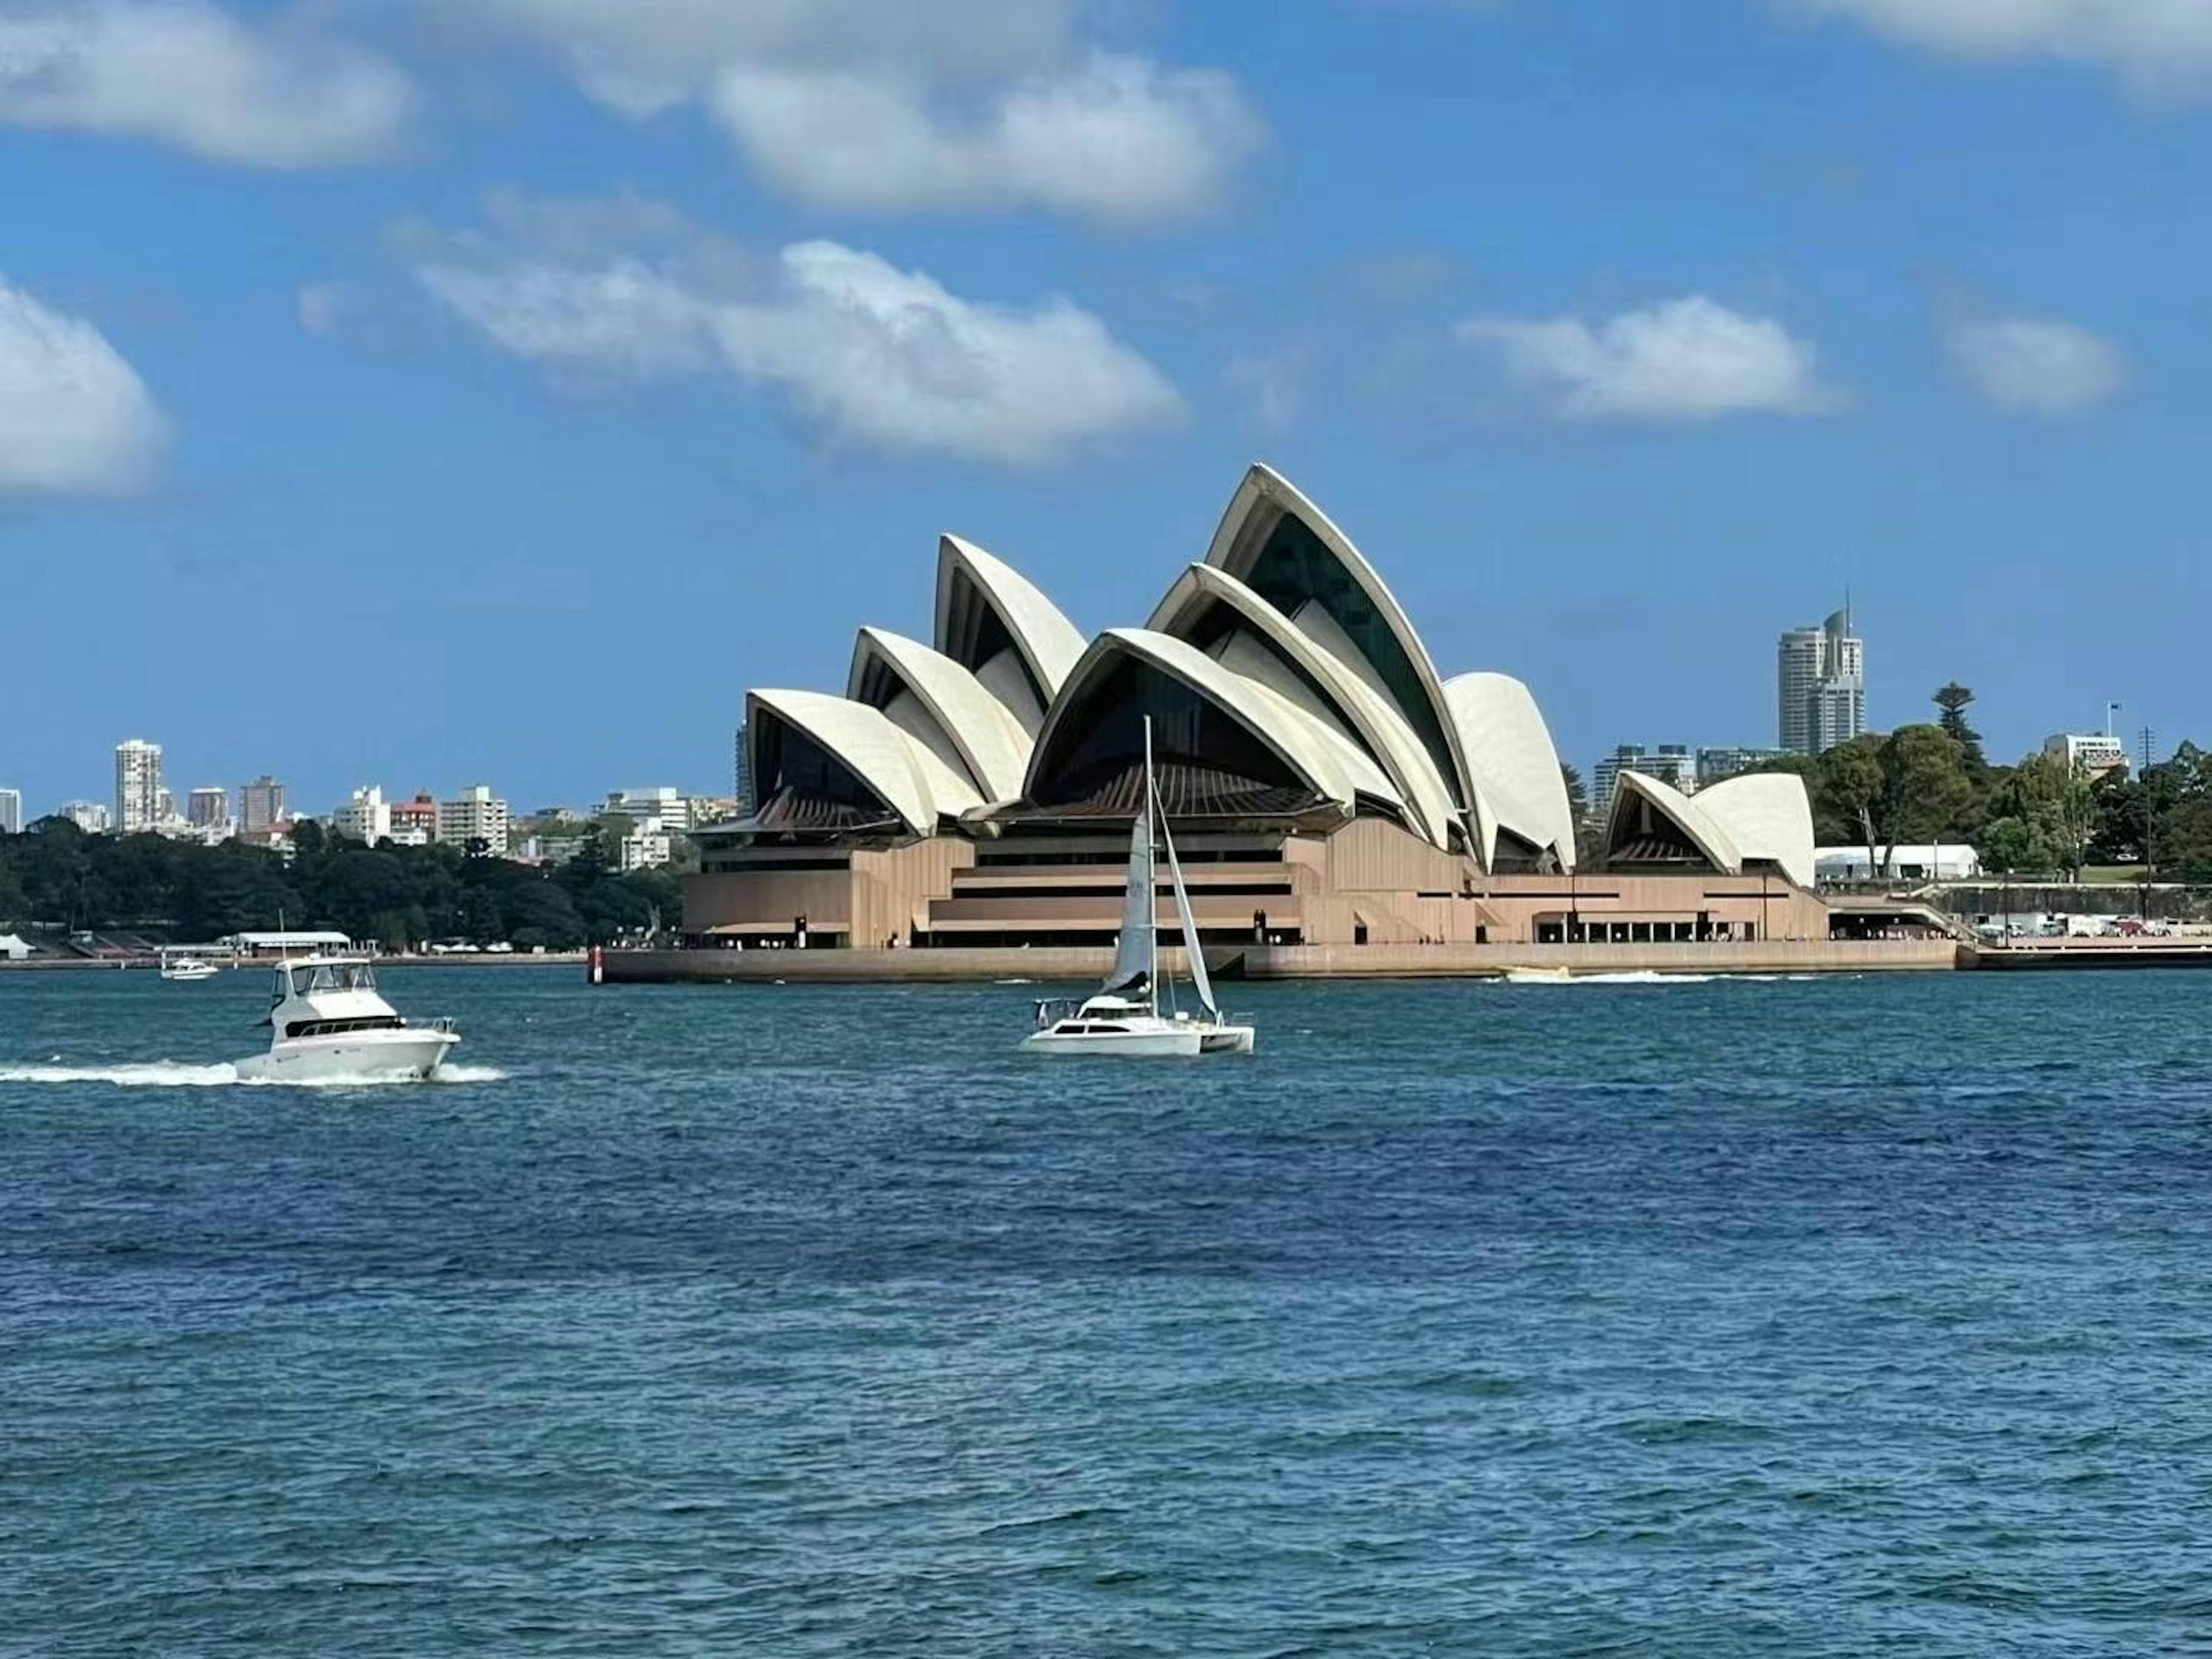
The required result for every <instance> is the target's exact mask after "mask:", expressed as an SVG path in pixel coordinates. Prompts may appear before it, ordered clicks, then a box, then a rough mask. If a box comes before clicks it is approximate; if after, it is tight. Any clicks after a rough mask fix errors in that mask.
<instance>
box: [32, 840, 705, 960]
mask: <svg viewBox="0 0 2212 1659" xmlns="http://www.w3.org/2000/svg"><path fill="white" fill-rule="evenodd" d="M292 840H293V848H294V855H293V858H292V860H291V862H290V863H289V864H287V863H286V862H285V861H284V860H282V859H281V858H279V857H277V856H276V854H273V853H270V852H268V851H266V850H264V849H263V848H256V847H248V846H242V845H240V844H239V843H237V842H223V843H221V844H219V845H216V846H214V847H207V846H203V845H201V844H199V843H198V842H184V841H168V840H165V839H164V838H162V837H161V836H88V835H86V834H85V833H84V832H83V831H82V830H81V829H78V828H77V827H76V825H75V824H73V823H70V822H68V821H67V820H66V819H62V818H43V819H41V820H40V821H39V822H38V823H33V824H32V825H30V826H29V827H28V828H27V829H26V830H25V831H24V832H23V833H22V834H21V835H17V836H5V835H0V925H5V926H8V927H24V926H34V925H43V926H58V927H67V928H70V929H71V930H77V929H86V928H90V929H102V928H121V929H131V930H134V931H141V932H145V933H155V934H159V935H161V936H163V937H165V938H167V939H177V940H195V941H199V940H209V939H219V938H221V937H222V936H223V935H224V934H226V933H239V932H243V931H250V930H268V929H274V928H276V927H278V926H279V925H280V920H281V923H282V925H283V926H286V927H293V928H325V927H328V928H336V929H337V930H339V931H340V932H343V933H347V934H349V935H351V936H352V937H353V938H355V939H380V940H381V941H383V942H384V943H385V944H386V945H392V946H396V947H400V948H410V947H413V946H416V945H422V944H424V943H426V942H428V941H430V940H433V939H467V940H469V941H471V943H473V944H477V945H492V944H498V943H501V942H506V943H508V944H512V945H514V946H515V947H516V948H518V949H520V950H530V949H532V948H534V947H537V946H544V948H546V949H548V950H568V949H574V948H575V947H576V946H579V945H586V944H590V943H605V941H607V940H610V939H614V938H616V937H617V936H618V935H620V934H623V933H628V932H635V931H637V930H641V929H647V928H658V927H673V926H675V925H676V922H677V921H678V880H677V878H676V876H675V875H674V874H673V873H671V872H669V871H665V870H638V871H633V872H629V874H627V875H625V874H623V873H621V872H619V871H617V869H616V868H615V867H614V857H613V852H612V848H611V847H610V845H609V842H608V838H607V836H606V835H605V833H604V832H599V833H594V834H592V835H589V836H586V838H585V841H584V844H583V847H582V848H581V850H580V852H579V853H578V854H577V855H576V857H575V858H574V860H571V861H570V862H568V863H567V864H564V865H562V866H558V867H556V868H550V869H544V868H537V867H533V866H530V865H526V864H517V863H515V862H513V861H512V860H507V859H503V858H495V857H492V856H490V855H489V853H488V852H487V851H486V849H485V848H484V847H483V844H482V843H481V842H472V843H471V844H470V845H469V846H468V847H465V848H464V847H455V846H451V845H435V846H429V847H397V846H394V845H392V843H391V842H380V843H379V844H378V845H376V846H374V847H368V846H366V845H364V844H362V842H358V841H355V840H353V839H351V838H349V837H348V836H341V835H337V834H334V833H332V832H331V831H329V830H326V829H324V828H323V827H322V826H321V825H319V824H317V823H300V824H298V825H297V826H295V829H294V830H293V832H292Z"/></svg>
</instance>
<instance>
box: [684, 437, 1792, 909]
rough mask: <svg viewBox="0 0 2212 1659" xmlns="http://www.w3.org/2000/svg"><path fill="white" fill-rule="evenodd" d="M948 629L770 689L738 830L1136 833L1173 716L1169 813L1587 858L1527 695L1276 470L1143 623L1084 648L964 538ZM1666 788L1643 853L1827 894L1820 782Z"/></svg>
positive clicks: (1499, 852) (750, 711)
mask: <svg viewBox="0 0 2212 1659" xmlns="http://www.w3.org/2000/svg"><path fill="white" fill-rule="evenodd" d="M933 624H934V625H933V634H932V638H931V641H930V643H928V644H926V645H925V644H923V643H922V642H921V641H919V640H917V639H914V638H911V637H908V635H903V634H900V633H896V632H893V631H891V630H890V629H885V628H881V627H876V626H866V627H862V628H861V629H860V631H859V634H858V636H857V637H856V638H855V640H854V646H853V653H852V658H851V665H850V668H849V671H848V674H847V678H846V684H845V695H844V696H829V695H827V694H824V693H821V692H813V691H797V690H760V691H755V692H753V693H751V694H750V696H749V698H748V700H747V722H748V730H749V737H748V743H749V744H750V760H751V763H752V768H753V778H754V782H755V793H756V799H757V807H756V810H755V813H754V816H753V817H751V818H750V819H746V820H743V821H740V822H739V823H735V824H732V825H728V826H725V827H724V829H723V831H722V832H721V833H724V834H733V835H736V836H740V837H750V838H752V839H754V840H757V841H782V842H818V841H823V840H829V841H838V840H847V841H854V842H856V844H857V842H868V843H870V844H878V845H880V844H885V843H887V842H896V841H898V840H899V839H900V838H907V839H913V838H918V837H930V836H966V837H971V838H972V837H987V836H998V835H1000V834H1004V833H1007V832H1010V831H1012V830H1016V829H1020V828H1021V827H1023V826H1024V825H1029V826H1037V825H1042V824H1048V823H1080V822H1085V821H1096V820H1101V819H1110V818H1114V817H1131V816H1133V814H1134V812H1135V810H1136V805H1137V802H1138V799H1139V791H1140V789H1141V787H1142V785H1141V769H1142V765H1143V755H1144V740H1143V733H1144V726H1145V722H1146V720H1147V719H1149V720H1151V722H1152V732H1153V743H1154V748H1155V750H1156V755H1157V763H1158V779H1159V787H1160V793H1161V798H1162V800H1163V803H1164V806H1165V809H1166V811H1168V812H1169V814H1170V816H1171V817H1177V818H1194V819H1200V820H1206V821H1211V822H1218V823H1235V824H1243V825H1269V824H1272V825H1276V826H1279V827H1282V828H1285V829H1297V831H1299V832H1301V833H1308V832H1312V833H1322V834H1326V833H1328V831H1329V830H1330V829H1332V827H1334V826H1340V825H1345V824H1348V823H1352V822H1353V821H1355V820H1360V819H1379V820H1383V821H1386V822H1387V823H1390V824H1395V826H1397V827H1398V828H1399V829H1402V830H1403V831H1404V832H1405V834H1406V836H1410V837H1412V838H1413V841H1412V842H1411V843H1409V844H1411V845H1417V846H1424V847H1426V848H1431V849H1433V850H1432V851H1431V852H1430V853H1429V854H1427V856H1430V857H1435V856H1438V855H1440V854H1441V855H1448V856H1449V857H1451V858H1453V859H1455V860H1468V861H1471V863H1472V864H1473V865H1474V866H1475V867H1476V868H1478V869H1479V870H1480V871H1481V872H1485V873H1492V872H1502V871H1503V872H1510V871H1515V870H1522V871H1531V872H1541V871H1545V870H1565V869H1567V868H1570V867H1571V866H1572V864H1573V860H1574V857H1575V825H1574V823H1573V821H1572V818H1571V812H1570V808H1569V805H1568V800H1567V792H1566V787H1565V781H1564V779H1563V778H1562V776H1561V772H1560V767H1559V757H1558V755H1557V753H1556V751H1555V750H1554V749H1553V743H1552V738H1551V733H1550V732H1549V731H1548V729H1547V726H1546V725H1545V722H1544V718H1543V715H1542V714H1541V712H1540V711H1539V709H1538V708H1537V705H1536V702H1535V699H1534V696H1531V695H1530V693H1529V691H1528V688H1527V687H1526V686H1525V685H1523V684H1521V682H1519V681H1518V680H1516V679H1514V678H1510V677H1509V676H1507V675H1504V674H1500V673H1496V672H1491V671H1476V672H1467V673H1460V674H1456V675H1455V676H1453V677H1451V678H1449V679H1448V678H1445V677H1444V676H1443V675H1442V674H1440V673H1439V672H1438V671H1437V667H1436V665H1435V664H1434V662H1433V661H1432V660H1431V658H1430V656H1429V653H1428V651H1427V649H1426V647H1424V646H1423V644H1422V642H1421V640H1420V636H1419V634H1417V633H1416V632H1415V630H1414V629H1413V623H1412V622H1411V621H1410V619H1409V618H1408V617H1407V613H1406V611H1405V610H1404V608H1403V607H1402V606H1401V605H1400V604H1399V602H1398V600H1397V599H1396V597H1395V595H1393V594H1392V592H1390V589H1389V586H1387V585H1385V583H1384V582H1383V579H1382V577H1381V576H1380V575H1379V574H1377V572H1376V569H1375V568H1374V567H1373V566H1372V565H1370V563H1369V562H1368V561H1367V560H1366V558H1365V557H1364V556H1363V555H1362V554H1361V553H1360V551H1359V550H1358V548H1357V547H1355V546H1354V545H1353V544H1352V541H1351V539H1350V538H1349V537H1347V536H1346V534H1345V533H1344V532H1343V531H1342V530H1340V528H1339V527H1338V526H1336V525H1335V524H1334V523H1333V522H1332V521H1331V520H1329V519H1328V517H1327V515H1326V514H1324V513H1322V512H1321V510H1320V509H1319V508H1318V507H1316V506H1315V505H1314V504H1313V502H1311V501H1309V500H1308V499H1307V498H1306V497H1305V496H1304V495H1303V494H1301V493H1300V492H1299V491H1298V490H1297V489H1296V488H1295V487H1293V486H1292V485H1291V483H1289V482H1288V481H1287V480H1285V478H1283V477H1281V476H1280V475H1279V474H1278V473H1276V472H1274V471H1272V470H1270V469H1269V468H1267V467H1266V466H1261V465H1255V466H1253V467H1252V468H1251V469H1250V470H1249V471H1247V472H1246V474H1245V475H1244V477H1243V480H1242V481H1241V482H1240V483H1239V484H1238V486H1237V489H1236V491H1235V493H1234V494H1233V495H1232V496H1231V500H1230V502H1229V505H1228V508H1227V510H1226V511H1225V513H1223V515H1222V518H1221V520H1220V524H1219V526H1218V529H1217V530H1216V531H1215V532H1214V534H1213V538H1212V542H1211V544H1209V545H1208V547H1207V548H1206V553H1205V557H1204V558H1203V560H1202V561H1200V562H1197V563H1194V564H1192V565H1190V566H1188V568H1185V569H1183V570H1182V571H1181V572H1179V573H1177V574H1175V575H1174V576H1173V577H1172V579H1171V580H1170V582H1169V585H1168V587H1167V590H1166V592H1164V595H1163V596H1162V597H1161V598H1160V599H1159V601H1158V604H1157V605H1154V606H1153V608H1152V613H1151V615H1150V617H1148V618H1147V620H1146V625H1145V626H1143V627H1140V628H1138V627H1117V628H1109V629H1106V630H1105V631H1103V633H1101V634H1099V635H1097V636H1096V637H1094V638H1092V639H1091V640H1090V641H1088V643H1087V644H1086V642H1085V639H1084V636H1083V635H1081V634H1080V633H1079V632H1078V631H1077V629H1075V628H1074V626H1073V624H1072V623H1069V622H1068V620H1067V618H1066V617H1064V616H1063V615H1062V614H1061V613H1060V611H1059V610H1058V608H1057V607H1055V606H1054V605H1053V603H1052V601H1051V600H1050V599H1048V598H1046V596H1045V595H1044V593H1043V592H1042V591H1041V590H1040V589H1039V588H1037V587H1036V586H1035V585H1034V584H1033V583H1031V582H1030V581H1029V580H1027V579H1026V578H1024V576H1023V575H1021V574H1019V573H1018V572H1017V571H1016V570H1015V569H1014V568H1012V566H1010V565H1008V564H1007V563H1006V562H1004V561H1002V560H1000V559H999V558H997V557H995V556H993V555H992V554H990V553H988V552H987V551H985V550H983V549H982V548H981V547H978V546H976V545H975V544H973V543H971V542H968V541H964V540H963V539H961V538H958V537H957V536H950V535H948V536H945V537H943V538H940V540H939V544H938V561H937V583H936V605H935V614H934V617H933ZM1649 782H1650V781H1647V780H1637V779H1634V778H1633V775H1627V774H1624V775H1623V783H1624V785H1625V786H1626V787H1624V789H1623V790H1622V792H1621V795H1620V803H1619V804H1617V805H1616V807H1615V812H1614V818H1615V828H1616V829H1617V831H1618V834H1617V836H1615V837H1614V839H1615V840H1616V841H1617V842H1618V843H1619V844H1620V846H1621V847H1622V848H1623V849H1624V852H1625V853H1630V852H1632V851H1633V848H1632V845H1631V843H1633V842H1638V838H1639V832H1641V831H1645V830H1653V831H1654V833H1652V834H1649V835H1644V836H1642V837H1641V839H1642V840H1643V841H1644V842H1649V843H1650V848H1649V850H1650V851H1652V852H1653V853H1655V854H1669V855H1671V854H1675V853H1679V852H1682V851H1684V850H1686V851H1687V852H1688V853H1689V854H1690V855H1691V856H1694V857H1698V858H1700V859H1703V860H1706V861H1707V862H1709V863H1710V864H1711V866H1712V867H1714V868H1717V869H1734V870H1737V871H1740V870H1741V869H1742V868H1743V867H1744V866H1745V865H1746V863H1747V862H1749V863H1751V864H1753V865H1754V866H1756V865H1759V864H1761V863H1765V864H1771V865H1773V866H1776V867H1779V868H1782V869H1784V870H1786V871H1787V872H1789V873H1790V875H1791V877H1792V878H1793V879H1802V880H1804V881H1807V882H1809V880H1810V878H1811V864H1810V852H1809V848H1810V845H1811V842H1810V821H1809V813H1808V812H1806V811H1804V807H1803V799H1802V796H1803V792H1802V787H1801V786H1798V785H1797V781H1796V780H1795V779H1784V780H1780V781H1776V780H1771V779H1761V778H1758V777H1752V778H1745V779H1740V780H1735V781H1731V782H1730V783H1729V784H1725V785H1722V786H1718V787H1716V788H1714V789H1713V790H1711V791H1709V792H1708V793H1706V794H1705V795H1700V796H1699V797H1698V798H1697V799H1696V800H1695V801H1694V802H1693V801H1692V800H1690V799H1689V798H1687V797H1683V796H1677V795H1674V793H1673V792H1671V791H1667V792H1666V793H1663V794H1662V793H1657V792H1658V791H1661V790H1663V789H1664V786H1662V785H1657V784H1656V783H1654V784H1650V787H1649V788H1646V787H1644V785H1645V784H1646V783H1649ZM1738 786H1741V787H1738ZM1791 787H1796V799H1795V801H1794V802H1793V801H1792V800H1791V799H1790V796H1789V790H1790V788H1791ZM1638 814H1644V816H1643V817H1638V816H1637V815H1638ZM1625 815H1626V816H1625ZM1801 817H1802V819H1803V820H1804V822H1803V825H1802V827H1803V828H1804V829H1805V831H1806V836H1805V841H1804V848H1805V853H1804V856H1803V858H1802V860H1801V859H1800V857H1799V847H1798V840H1797V831H1798V829H1799V828H1800V823H1799V820H1800V818H1801ZM1655 823H1656V824H1657V825H1658V826H1660V827H1659V828H1657V829H1656V830H1655V829H1654V824H1655ZM1801 864H1802V869H1803V874H1802V878H1801V877H1800V876H1799V873H1798V872H1799V866H1801Z"/></svg>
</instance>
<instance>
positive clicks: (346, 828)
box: [331, 783, 392, 847]
mask: <svg viewBox="0 0 2212 1659" xmlns="http://www.w3.org/2000/svg"><path fill="white" fill-rule="evenodd" d="M331 829H335V830H337V832H338V833H339V834H340V835H342V836H352V837H353V838H354V839H355V840H356V841H365V842H368V844H369V845H370V846H371V847H374V846H375V845H376V843H377V842H380V841H387V840H389V839H390V838H391V836H392V804H391V803H390V802H389V801H387V800H386V799H384V791H383V790H382V789H380V788H379V787H377V786H376V785H375V784H373V783H372V784H369V785H368V786H367V787H363V788H360V789H356V790H355V791H354V792H353V793H352V795H351V796H350V797H349V798H348V799H347V801H346V804H345V805H343V806H341V807H339V808H338V810H337V811H335V812H333V813H331Z"/></svg>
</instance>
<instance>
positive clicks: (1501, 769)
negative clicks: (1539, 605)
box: [1444, 673, 1575, 869]
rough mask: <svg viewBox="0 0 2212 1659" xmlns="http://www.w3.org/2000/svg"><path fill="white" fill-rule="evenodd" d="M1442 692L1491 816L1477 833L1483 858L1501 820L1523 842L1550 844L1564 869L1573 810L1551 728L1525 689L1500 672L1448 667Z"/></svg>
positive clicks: (1569, 861)
mask: <svg viewBox="0 0 2212 1659" xmlns="http://www.w3.org/2000/svg"><path fill="white" fill-rule="evenodd" d="M1444 696H1445V699H1446V701H1447V702H1449V704H1450V705H1451V714H1452V719H1453V720H1454V722H1455V724H1456V725H1457V726H1458V728H1459V742H1460V752H1461V753H1462V754H1463V755H1464V756H1465V757H1467V764H1468V772H1469V774H1470V775H1471V777H1472V779H1473V781H1474V786H1475V788H1476V790H1477V791H1478V792H1479V793H1480V796H1481V798H1482V804H1483V805H1484V806H1485V807H1486V809H1487V812H1488V815H1489V816H1491V817H1492V818H1493V820H1494V821H1493V822H1492V823H1491V824H1490V825H1489V826H1487V827H1486V830H1485V834H1484V845H1483V850H1482V857H1483V863H1484V865H1485V866H1488V865H1489V864H1490V862H1491V860H1492V854H1493V852H1494V851H1495V848H1496V845H1497V834H1496V830H1497V829H1498V827H1499V826H1501V825H1502V826H1503V827H1504V828H1505V829H1510V830H1511V831H1512V832H1513V833H1514V834H1515V835H1516V836H1520V837H1521V839H1522V840H1523V841H1525V842H1528V843H1529V844H1530V845H1531V846H1534V847H1537V848H1546V847H1548V848H1553V850H1554V851H1555V852H1556V853H1557V854H1558V855H1559V862H1560V867H1561V868H1562V869H1572V868H1573V867H1574V862H1575V819H1574V809H1573V808H1572V806H1571V805H1569V804H1568V800H1567V786H1566V780H1565V776H1564V775H1562V774H1561V772H1560V770H1559V750H1557V749H1555V748H1553V745H1552V732H1551V728H1550V727H1548V726H1546V725H1545V724H1544V716H1543V714H1542V713H1541V711H1540V710H1539V709H1538V708H1537V707H1536V700H1535V698H1534V697H1533V696H1530V695H1529V692H1528V687H1527V686H1525V685H1523V684H1522V683H1521V682H1520V681H1519V680H1516V679H1515V678H1512V677H1511V676H1510V675H1508V674H1487V673H1480V674H1456V675H1454V676H1453V677H1452V678H1450V679H1449V680H1447V681H1445V682H1444Z"/></svg>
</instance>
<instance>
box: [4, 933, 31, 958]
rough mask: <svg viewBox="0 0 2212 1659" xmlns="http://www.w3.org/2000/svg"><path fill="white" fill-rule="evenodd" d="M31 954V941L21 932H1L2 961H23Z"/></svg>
mask: <svg viewBox="0 0 2212 1659" xmlns="http://www.w3.org/2000/svg"><path fill="white" fill-rule="evenodd" d="M30 954H31V946H30V942H29V941H28V940H27V939H24V938H23V936H22V935H21V934H20V933H0V962H21V961H22V960H23V958H24V957H27V956H29V955H30Z"/></svg>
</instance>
